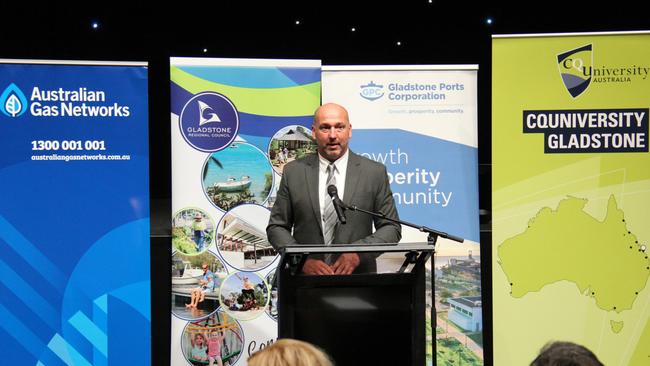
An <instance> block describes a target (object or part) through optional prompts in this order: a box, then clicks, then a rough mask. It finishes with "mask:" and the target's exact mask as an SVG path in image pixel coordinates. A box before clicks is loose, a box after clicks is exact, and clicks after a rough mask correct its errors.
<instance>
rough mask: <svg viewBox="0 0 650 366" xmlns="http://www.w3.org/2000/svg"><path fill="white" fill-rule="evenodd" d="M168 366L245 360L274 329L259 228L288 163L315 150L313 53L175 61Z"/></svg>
mask: <svg viewBox="0 0 650 366" xmlns="http://www.w3.org/2000/svg"><path fill="white" fill-rule="evenodd" d="M170 64H171V129H172V187H173V188H172V211H173V216H172V248H171V250H172V279H171V281H172V294H171V295H172V296H171V301H172V307H171V308H172V336H171V342H172V344H171V364H172V365H179V366H180V365H196V366H198V365H208V364H211V362H212V363H214V364H215V365H217V364H218V360H217V358H218V359H220V360H221V362H222V364H223V365H230V366H234V365H245V364H246V360H247V359H248V357H249V356H250V355H251V354H252V353H254V352H255V351H258V350H260V349H261V348H264V347H265V346H267V345H269V344H270V343H272V342H274V341H275V340H276V338H277V307H276V306H277V301H276V298H277V294H276V293H275V291H271V284H272V281H273V275H274V273H275V267H276V266H277V264H278V260H279V256H278V253H276V251H275V250H274V249H273V247H272V246H271V245H270V244H269V242H268V239H267V236H266V225H267V224H268V220H269V216H270V209H271V207H272V206H273V202H274V200H275V196H276V191H277V187H278V185H279V183H280V179H281V176H282V168H283V167H284V165H285V164H287V163H288V162H290V161H293V160H295V159H297V158H300V157H302V156H304V155H306V154H310V153H314V152H315V151H316V147H315V146H316V145H315V143H314V141H312V137H311V124H312V120H313V114H314V111H315V110H316V108H317V107H318V106H319V105H320V89H321V81H320V76H321V70H320V61H318V60H263V59H259V60H254V59H210V58H200V59H199V58H172V59H171V60H170Z"/></svg>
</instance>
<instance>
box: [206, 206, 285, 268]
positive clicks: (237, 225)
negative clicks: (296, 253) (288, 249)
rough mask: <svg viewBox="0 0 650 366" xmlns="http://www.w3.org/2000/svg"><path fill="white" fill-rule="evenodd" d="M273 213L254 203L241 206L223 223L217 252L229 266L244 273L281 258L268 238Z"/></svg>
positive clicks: (220, 222)
mask: <svg viewBox="0 0 650 366" xmlns="http://www.w3.org/2000/svg"><path fill="white" fill-rule="evenodd" d="M270 214H271V211H269V209H267V208H266V207H263V206H260V205H254V204H244V205H239V206H237V207H235V208H233V209H232V210H230V211H228V212H226V214H225V215H224V216H223V217H222V218H221V221H219V225H218V227H217V250H218V251H219V254H220V255H221V257H222V258H223V259H224V260H225V261H226V263H227V264H228V265H230V266H231V267H234V268H236V269H238V270H240V271H257V270H260V269H262V268H264V267H266V266H268V265H270V264H271V263H273V261H274V260H275V259H276V258H277V252H276V251H275V249H274V248H273V247H272V246H271V244H270V243H269V241H268V239H267V237H266V225H267V224H268V222H269V216H270Z"/></svg>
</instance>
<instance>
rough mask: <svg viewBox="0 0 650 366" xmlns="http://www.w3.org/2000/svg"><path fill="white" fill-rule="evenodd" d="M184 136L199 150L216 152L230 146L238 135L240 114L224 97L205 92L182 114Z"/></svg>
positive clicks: (181, 122) (198, 95)
mask: <svg viewBox="0 0 650 366" xmlns="http://www.w3.org/2000/svg"><path fill="white" fill-rule="evenodd" d="M180 128H181V134H182V135H183V138H185V141H187V143H188V144H190V145H191V146H192V147H194V148H195V149H197V150H200V151H205V152H214V151H219V150H221V149H223V148H224V147H226V146H228V145H229V144H230V143H231V142H233V140H235V137H236V136H237V132H239V113H238V112H237V109H236V108H235V105H234V104H233V103H232V102H231V101H230V100H229V99H228V98H226V97H225V96H223V95H221V94H219V93H214V92H204V93H199V94H196V95H195V96H193V97H192V98H191V99H190V100H189V101H187V103H185V106H184V107H183V110H182V111H181V115H180Z"/></svg>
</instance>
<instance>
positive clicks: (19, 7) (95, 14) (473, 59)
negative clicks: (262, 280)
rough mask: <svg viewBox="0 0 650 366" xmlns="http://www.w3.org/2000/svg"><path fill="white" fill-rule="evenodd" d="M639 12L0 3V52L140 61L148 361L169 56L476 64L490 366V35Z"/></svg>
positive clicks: (161, 219)
mask: <svg viewBox="0 0 650 366" xmlns="http://www.w3.org/2000/svg"><path fill="white" fill-rule="evenodd" d="M641 4H643V5H641ZM646 8H647V5H645V4H644V3H642V2H638V3H637V2H632V1H618V2H606V3H599V2H580V1H572V2H550V1H549V2H534V3H531V2H517V3H512V4H508V3H505V2H493V1H490V2H485V1H484V2H478V3H473V2H465V1H440V0H401V1H356V2H355V1H347V2H343V1H335V0H334V1H303V2H297V3H293V2H286V1H275V2H270V1H239V2H234V1H210V2H192V1H185V2H183V1H180V2H175V3H174V2H172V3H163V2H158V3H156V4H155V5H153V6H152V5H150V4H142V5H140V4H136V2H121V1H116V2H106V3H104V2H96V3H94V4H90V5H88V4H85V5H66V4H65V3H59V2H49V3H48V4H38V3H35V2H34V3H33V2H28V1H23V2H15V1H14V2H12V3H11V4H3V5H2V8H0V40H1V41H2V42H1V44H0V58H24V59H60V60H105V61H146V62H148V63H149V78H150V81H149V93H150V94H149V103H150V120H149V126H150V129H149V131H150V144H149V149H150V163H151V165H150V180H151V199H152V201H151V219H152V227H151V236H152V241H151V245H152V249H151V253H152V262H151V265H152V276H151V278H152V347H153V353H152V363H153V364H159V365H167V364H169V332H170V330H169V329H170V309H169V296H168V293H169V290H170V288H169V286H170V283H169V282H170V281H169V278H170V277H169V274H168V270H169V268H170V261H171V259H170V255H169V253H170V252H169V250H170V223H171V212H170V211H171V203H170V197H171V160H170V145H171V144H170V140H171V137H170V128H169V123H170V114H169V113H170V112H169V111H170V109H169V57H170V56H179V57H236V58H289V59H301V58H307V59H320V60H322V63H323V65H363V64H367V65H373V64H478V65H479V72H478V86H479V87H478V110H479V115H478V117H479V120H478V129H479V166H478V167H477V169H478V172H479V193H480V194H479V197H480V198H479V199H480V204H479V207H480V209H481V216H480V220H481V245H482V247H483V248H482V251H481V252H482V253H481V262H482V266H483V268H482V273H483V281H484V283H483V296H484V302H483V305H484V306H483V310H484V316H483V319H484V320H483V322H484V332H485V333H484V334H485V337H486V339H485V342H484V346H485V363H486V365H491V364H492V349H491V345H492V343H491V335H492V316H491V310H492V309H491V297H492V286H491V268H490V267H491V224H490V221H491V220H490V218H491V215H490V212H491V202H490V201H491V197H490V195H491V153H490V150H491V144H492V143H493V141H491V123H490V120H491V118H490V115H491V111H490V103H491V100H490V98H491V97H490V95H491V94H490V90H491V79H490V77H491V76H490V73H491V36H492V34H515V33H565V32H601V31H626V30H648V29H650V15H648V12H647V11H646V10H645V9H646ZM488 18H490V19H492V23H491V24H488V22H487V19H488ZM93 22H97V23H98V27H97V28H93V27H92V23H93ZM297 22H298V23H297ZM352 28H355V31H352ZM398 42H400V43H401V44H399V45H398ZM1 138H2V137H0V141H1ZM494 143H498V141H494ZM513 168H516V167H513Z"/></svg>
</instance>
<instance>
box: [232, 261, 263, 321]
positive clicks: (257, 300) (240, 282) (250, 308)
mask: <svg viewBox="0 0 650 366" xmlns="http://www.w3.org/2000/svg"><path fill="white" fill-rule="evenodd" d="M269 297H270V296H269V287H268V285H267V284H266V282H265V281H264V280H263V279H262V277H260V276H259V275H258V274H257V273H255V272H235V273H233V274H231V275H230V276H228V277H227V278H226V280H225V281H223V284H222V285H221V291H220V299H221V303H222V304H223V306H222V307H221V308H222V309H223V311H225V312H226V313H228V314H230V315H232V317H233V318H235V319H238V320H251V319H255V318H257V317H258V316H259V315H260V314H262V313H263V312H264V309H265V308H266V306H267V305H268V302H269Z"/></svg>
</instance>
